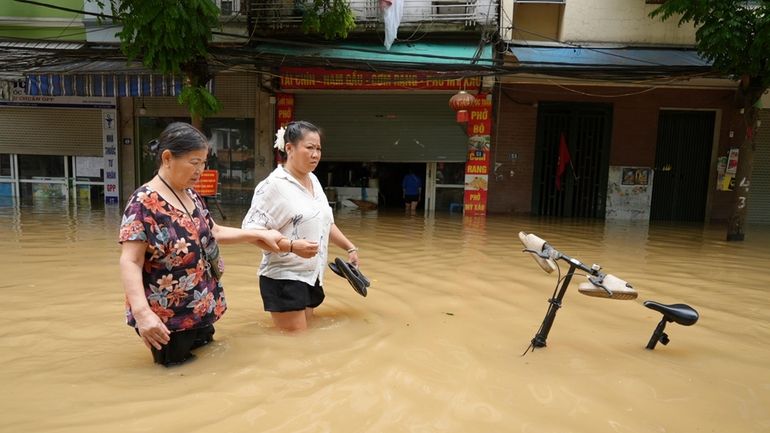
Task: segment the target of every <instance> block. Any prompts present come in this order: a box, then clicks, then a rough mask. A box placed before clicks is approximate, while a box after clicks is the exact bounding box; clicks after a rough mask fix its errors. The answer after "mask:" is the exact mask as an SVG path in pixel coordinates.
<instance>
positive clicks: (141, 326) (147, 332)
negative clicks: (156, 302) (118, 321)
mask: <svg viewBox="0 0 770 433" xmlns="http://www.w3.org/2000/svg"><path fill="white" fill-rule="evenodd" d="M134 319H136V330H137V331H139V337H141V338H142V341H143V342H144V345H145V346H147V348H148V349H149V348H150V346H152V347H154V348H156V349H158V350H160V349H161V347H163V346H164V345H166V344H167V343H168V342H169V340H170V339H171V331H169V330H168V328H166V325H165V324H164V323H163V321H162V320H160V318H159V317H158V315H157V314H155V313H154V312H153V311H152V310H150V309H147V310H146V311H145V312H143V313H137V312H134Z"/></svg>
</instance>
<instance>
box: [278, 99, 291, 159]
mask: <svg viewBox="0 0 770 433" xmlns="http://www.w3.org/2000/svg"><path fill="white" fill-rule="evenodd" d="M292 120H294V95H292V94H290V93H276V94H275V130H276V131H278V130H279V129H280V128H284V127H286V125H288V124H289V122H291V121H292ZM275 162H276V163H277V164H280V163H282V162H283V158H282V157H281V154H280V153H279V152H278V150H276V151H275Z"/></svg>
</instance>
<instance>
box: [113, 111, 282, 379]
mask: <svg viewBox="0 0 770 433" xmlns="http://www.w3.org/2000/svg"><path fill="white" fill-rule="evenodd" d="M151 150H153V151H155V152H157V161H158V172H157V175H156V176H155V177H153V178H152V179H151V180H150V181H149V182H147V183H146V184H144V185H142V186H141V187H139V188H138V189H137V190H136V191H134V193H133V194H132V195H131V197H130V198H129V200H128V204H127V206H126V209H125V212H124V214H123V221H122V223H121V227H120V242H121V244H122V253H121V256H120V271H121V277H122V281H123V288H124V290H125V293H126V303H127V309H126V317H127V322H128V325H130V326H133V327H134V328H135V329H136V332H137V334H139V336H140V337H141V339H142V341H143V342H144V344H145V345H146V346H147V347H149V348H150V350H151V351H152V355H153V359H154V360H155V362H156V363H158V364H163V365H166V366H168V365H172V364H178V363H182V362H184V361H186V360H187V359H190V358H191V357H193V355H192V353H191V352H190V351H191V350H192V349H195V348H197V347H200V346H202V345H204V344H207V343H209V342H210V341H212V339H213V338H212V336H213V334H214V326H213V324H214V322H216V321H217V320H218V319H219V318H220V317H222V315H223V314H224V312H225V310H226V309H227V303H226V302H225V296H224V293H223V291H222V285H221V284H220V281H219V279H220V276H221V273H222V272H223V271H224V267H223V262H222V261H221V259H220V258H219V248H218V246H217V244H218V243H235V242H251V243H254V244H256V245H258V246H260V247H261V248H263V249H266V250H271V251H278V250H279V248H278V241H280V240H281V238H282V237H283V236H282V235H281V234H280V233H279V232H277V231H275V230H241V229H237V228H233V227H224V226H220V225H218V224H216V223H215V222H214V221H213V220H212V219H211V215H210V214H209V211H208V209H207V207H206V203H205V202H204V200H203V199H202V197H201V196H200V195H198V193H197V192H195V191H194V190H193V189H192V188H191V187H192V186H193V184H194V183H195V182H196V181H197V180H198V179H199V178H200V175H201V172H202V171H203V169H204V167H205V165H206V156H207V154H208V142H207V140H206V137H205V136H204V135H203V134H202V133H201V132H200V131H198V130H197V129H195V128H194V127H193V126H191V125H189V124H186V123H172V124H170V125H169V126H168V127H167V128H166V129H165V130H164V131H163V133H162V134H161V135H160V137H159V139H158V140H156V141H153V143H151Z"/></svg>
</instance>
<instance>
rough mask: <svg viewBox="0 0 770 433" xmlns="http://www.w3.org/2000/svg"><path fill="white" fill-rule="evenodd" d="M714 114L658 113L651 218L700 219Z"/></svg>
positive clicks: (711, 143)
mask: <svg viewBox="0 0 770 433" xmlns="http://www.w3.org/2000/svg"><path fill="white" fill-rule="evenodd" d="M714 117H715V114H714V112H713V111H675V110H664V111H661V112H660V117H659V118H658V144H657V149H656V151H655V176H654V177H653V183H652V204H651V209H650V219H651V220H653V221H703V219H704V216H705V214H706V198H707V194H708V184H709V167H710V165H711V148H712V146H713V140H714Z"/></svg>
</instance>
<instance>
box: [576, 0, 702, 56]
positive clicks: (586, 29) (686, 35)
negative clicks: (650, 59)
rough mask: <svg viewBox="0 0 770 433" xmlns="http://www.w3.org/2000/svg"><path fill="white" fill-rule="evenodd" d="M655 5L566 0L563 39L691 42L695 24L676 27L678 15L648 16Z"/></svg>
mask: <svg viewBox="0 0 770 433" xmlns="http://www.w3.org/2000/svg"><path fill="white" fill-rule="evenodd" d="M657 6H658V5H648V4H645V2H644V0H567V2H566V6H565V7H564V18H563V25H562V33H561V36H562V40H563V41H564V42H597V43H600V42H612V43H627V44H633V45H653V44H654V45H660V44H663V45H683V46H692V45H694V44H695V28H694V27H693V26H692V25H690V24H687V25H683V26H682V27H679V26H678V25H677V24H678V19H677V18H676V17H671V18H669V19H668V20H666V21H665V22H661V21H660V19H659V18H655V19H652V18H650V17H649V14H650V12H652V11H653V10H655V8H656V7H657Z"/></svg>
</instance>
